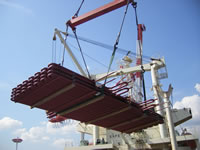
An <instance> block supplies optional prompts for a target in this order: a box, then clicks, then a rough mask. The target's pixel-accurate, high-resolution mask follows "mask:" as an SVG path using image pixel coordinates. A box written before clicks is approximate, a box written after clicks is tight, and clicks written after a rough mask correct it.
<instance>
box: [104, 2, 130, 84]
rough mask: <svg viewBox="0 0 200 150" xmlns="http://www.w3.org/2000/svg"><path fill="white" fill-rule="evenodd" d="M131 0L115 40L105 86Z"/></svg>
mask: <svg viewBox="0 0 200 150" xmlns="http://www.w3.org/2000/svg"><path fill="white" fill-rule="evenodd" d="M129 1H130V0H128V1H127V5H126V9H125V12H124V16H123V19H122V23H121V26H120V30H119V33H118V36H117V39H116V42H115V44H114V48H113V52H112V56H111V59H110V63H109V66H108V71H107V76H106V78H105V80H104V86H105V84H106V81H107V77H108V74H109V71H110V68H111V65H112V63H113V60H114V56H115V52H116V50H117V48H118V47H117V45H118V44H119V39H120V36H121V32H122V28H123V25H124V21H125V18H126V14H127V11H128V6H129Z"/></svg>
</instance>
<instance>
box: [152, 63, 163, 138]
mask: <svg viewBox="0 0 200 150" xmlns="http://www.w3.org/2000/svg"><path fill="white" fill-rule="evenodd" d="M151 77H152V85H153V91H154V97H155V99H157V104H158V106H156V108H155V109H156V112H157V113H158V114H160V115H161V116H164V111H163V107H162V105H161V104H162V99H161V96H160V95H159V91H158V87H159V81H158V78H157V65H156V63H155V62H154V61H153V64H152V65H151ZM159 130H160V136H161V138H166V137H167V133H166V126H165V124H164V123H163V124H159Z"/></svg>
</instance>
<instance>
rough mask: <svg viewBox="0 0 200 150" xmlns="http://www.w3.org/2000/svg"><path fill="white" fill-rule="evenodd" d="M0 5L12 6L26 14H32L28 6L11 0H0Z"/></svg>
mask: <svg viewBox="0 0 200 150" xmlns="http://www.w3.org/2000/svg"><path fill="white" fill-rule="evenodd" d="M0 5H3V6H7V7H10V8H14V9H16V10H20V11H22V12H24V13H26V14H29V15H33V11H32V10H31V9H29V8H26V7H24V6H23V5H21V4H18V3H15V2H13V1H11V0H0Z"/></svg>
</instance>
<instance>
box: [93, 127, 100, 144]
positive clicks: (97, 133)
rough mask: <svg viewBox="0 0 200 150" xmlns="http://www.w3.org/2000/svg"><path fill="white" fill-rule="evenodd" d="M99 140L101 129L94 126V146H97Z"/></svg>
mask: <svg viewBox="0 0 200 150" xmlns="http://www.w3.org/2000/svg"><path fill="white" fill-rule="evenodd" d="M97 139H99V127H98V126H95V125H94V126H93V145H96V144H97Z"/></svg>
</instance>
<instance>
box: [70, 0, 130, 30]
mask: <svg viewBox="0 0 200 150" xmlns="http://www.w3.org/2000/svg"><path fill="white" fill-rule="evenodd" d="M128 2H129V3H130V2H132V0H129V1H128V0H114V1H112V2H110V3H108V4H106V5H104V6H101V7H99V8H97V9H94V10H92V11H90V12H88V13H86V14H83V15H81V16H79V17H72V19H71V20H69V21H67V23H66V24H67V25H69V26H70V27H71V28H72V29H73V30H74V29H75V27H76V26H78V25H80V24H82V23H85V22H87V21H89V20H92V19H94V18H96V17H99V16H101V15H104V14H106V13H108V12H111V11H113V10H115V9H118V8H120V7H122V6H124V5H127V3H128Z"/></svg>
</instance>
